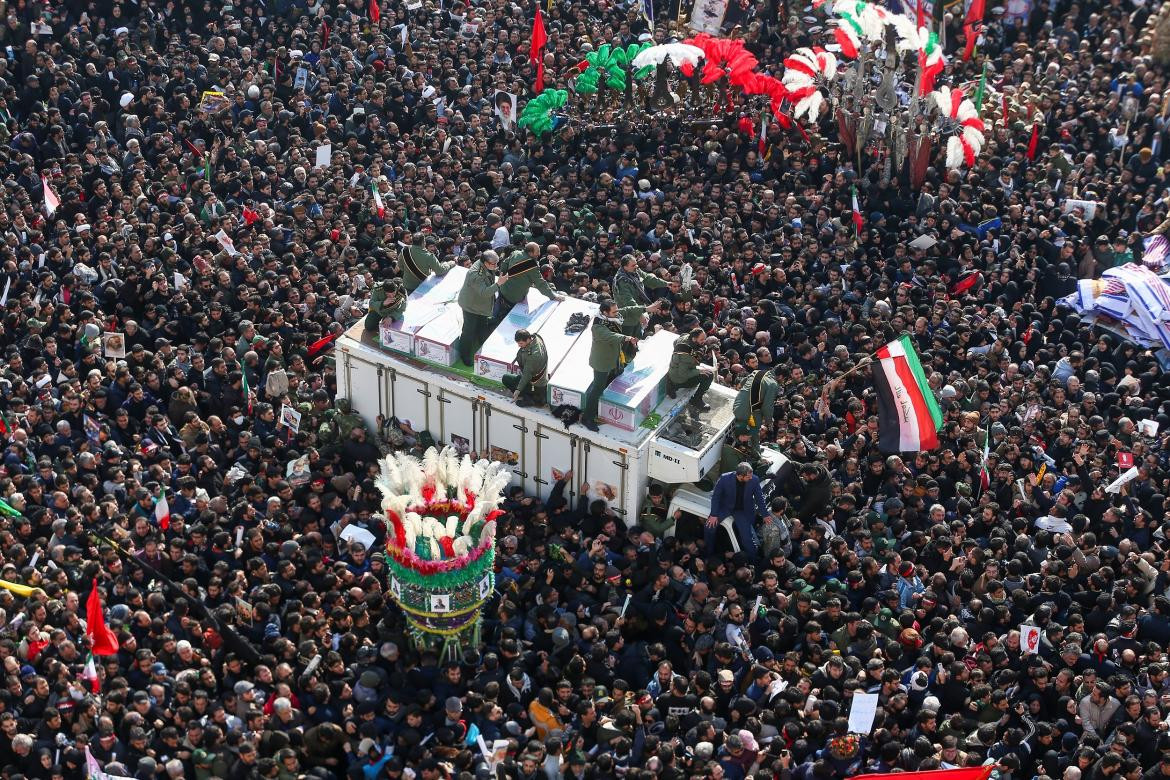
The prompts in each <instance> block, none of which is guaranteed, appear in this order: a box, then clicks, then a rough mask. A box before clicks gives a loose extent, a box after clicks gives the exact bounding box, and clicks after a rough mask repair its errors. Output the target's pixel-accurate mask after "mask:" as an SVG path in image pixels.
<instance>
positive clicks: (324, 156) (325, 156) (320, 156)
mask: <svg viewBox="0 0 1170 780" xmlns="http://www.w3.org/2000/svg"><path fill="white" fill-rule="evenodd" d="M332 159H333V144H321V145H320V146H318V147H317V167H318V168H328V167H329V163H330V161H331V160H332Z"/></svg>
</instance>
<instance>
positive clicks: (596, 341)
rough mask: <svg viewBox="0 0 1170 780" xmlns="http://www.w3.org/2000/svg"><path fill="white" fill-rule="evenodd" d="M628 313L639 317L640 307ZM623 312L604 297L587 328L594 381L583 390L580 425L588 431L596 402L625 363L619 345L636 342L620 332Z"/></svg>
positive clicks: (594, 417) (594, 423)
mask: <svg viewBox="0 0 1170 780" xmlns="http://www.w3.org/2000/svg"><path fill="white" fill-rule="evenodd" d="M628 310H629V312H630V313H631V314H634V315H635V316H641V312H642V307H641V306H633V307H629V309H628ZM623 315H624V312H622V311H619V310H618V305H617V302H616V301H614V300H613V299H612V298H606V299H605V300H603V301H602V302H601V305H600V307H599V309H598V313H597V316H596V317H594V318H593V327H592V328H591V329H590V333H591V335H592V339H593V344H592V346H591V347H590V349H589V367H590V368H592V369H593V381H592V382H590V383H589V389H588V390H587V391H586V392H585V404H584V406H583V407H582V409H581V424H582V425H584V426H585V427H586V428H588V429H589V430H591V431H596V430H599V428H598V427H597V403H598V401H600V400H601V394H602V392H604V391H605V388H606V387H608V386H609V383H610V382H611V381H612V380H613V378H614V377H615V376H617V375H618V372H619V371H621V367H622V366H623V365H624V364H625V360H624V359H623V356H622V347H623V346H624V345H626V344H635V345H636V344H637V343H638V340H637V339H636V338H635V337H633V336H627V335H625V334H624V333H623V332H622V324H623V322H624V316H623Z"/></svg>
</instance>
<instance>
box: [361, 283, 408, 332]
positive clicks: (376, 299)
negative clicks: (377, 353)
mask: <svg viewBox="0 0 1170 780" xmlns="http://www.w3.org/2000/svg"><path fill="white" fill-rule="evenodd" d="M406 301H407V298H406V290H405V289H403V287H402V280H401V279H387V280H386V281H384V282H378V283H377V284H375V285H374V289H373V290H371V291H370V311H369V313H368V314H366V321H365V328H366V332H367V333H373V334H375V335H377V333H378V328H379V326H380V325H381V324H382V320H384V319H386V318H387V317H389V318H390V319H391V320H400V319H402V315H403V314H405V313H406Z"/></svg>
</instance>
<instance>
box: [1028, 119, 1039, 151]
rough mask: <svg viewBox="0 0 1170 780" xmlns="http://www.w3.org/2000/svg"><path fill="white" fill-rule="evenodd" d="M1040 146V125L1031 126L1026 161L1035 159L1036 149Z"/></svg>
mask: <svg viewBox="0 0 1170 780" xmlns="http://www.w3.org/2000/svg"><path fill="white" fill-rule="evenodd" d="M1039 145H1040V123H1039V122H1035V123H1033V124H1032V140H1030V141H1028V159H1029V160H1035V159H1036V147H1038V146H1039Z"/></svg>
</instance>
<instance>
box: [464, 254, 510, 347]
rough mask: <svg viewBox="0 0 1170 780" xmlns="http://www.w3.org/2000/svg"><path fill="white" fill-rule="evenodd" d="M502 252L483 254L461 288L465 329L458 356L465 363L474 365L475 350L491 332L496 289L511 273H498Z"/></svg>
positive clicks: (472, 267) (468, 273)
mask: <svg viewBox="0 0 1170 780" xmlns="http://www.w3.org/2000/svg"><path fill="white" fill-rule="evenodd" d="M499 268H500V256H499V255H497V254H496V253H495V252H493V251H492V250H490V249H488V250H486V251H485V252H484V253H483V254H482V255H480V258H479V260H477V261H476V262H475V263H474V264H473V265H472V266H471V269H470V270H469V271H468V272H467V278H466V279H464V280H463V288H462V289H461V290H460V291H459V308H461V309H463V333H462V334H461V335H460V336H459V359H460V360H461V361H462V362H463V364H464V365H468V366H470V365H471V361H473V360H475V353H476V352H478V351H479V348H480V347H482V346H483V343H484V342H485V341H487V337H488V336H490V335H491V333H492V312H493V310H494V309H495V303H496V292H497V291H498V290H499V289H500V285H501V284H503V283H505V282H506V281H508V275H507V274H502V275H500V276H499V277H497V276H496V273H497V272H498V271H499Z"/></svg>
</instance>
